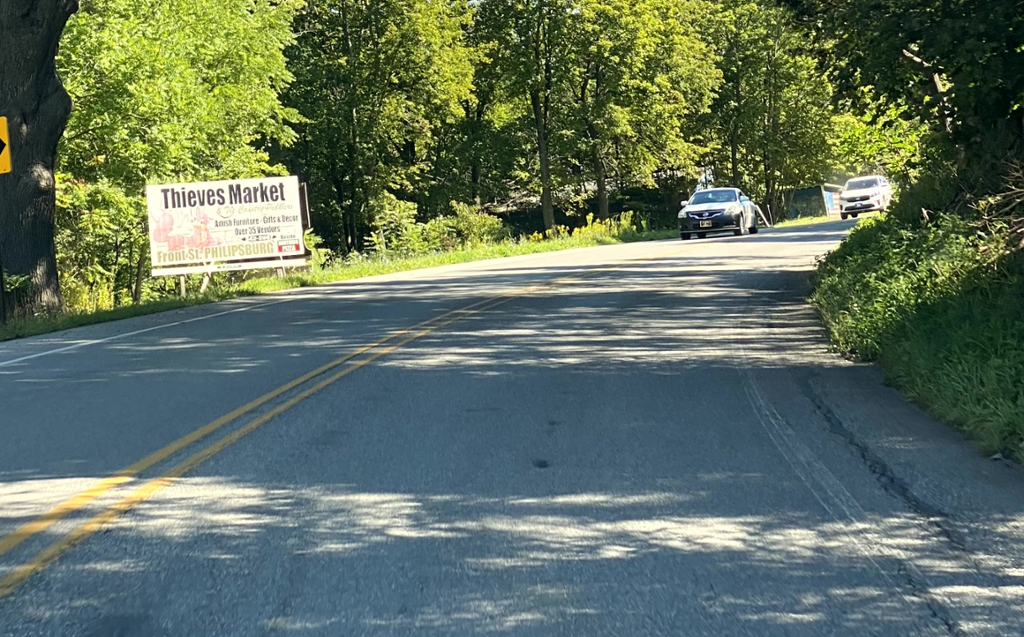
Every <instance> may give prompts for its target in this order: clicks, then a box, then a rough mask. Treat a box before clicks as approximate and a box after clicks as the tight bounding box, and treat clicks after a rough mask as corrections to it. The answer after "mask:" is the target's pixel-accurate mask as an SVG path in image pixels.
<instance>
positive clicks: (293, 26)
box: [0, 0, 1024, 309]
mask: <svg viewBox="0 0 1024 637" xmlns="http://www.w3.org/2000/svg"><path fill="white" fill-rule="evenodd" d="M980 5H981V6H979V3H966V2H945V1H939V0H871V1H869V2H863V1H860V0H840V1H838V2H836V1H834V0H828V1H826V0H472V1H471V0H380V1H377V0H374V1H370V0H218V1H216V2H214V1H213V0H91V1H90V2H88V3H85V4H84V5H83V7H82V10H81V11H80V12H79V13H78V15H76V16H74V17H73V18H72V19H71V21H70V23H69V25H68V27H67V29H66V31H65V32H64V33H63V38H62V40H61V48H60V54H59V57H58V58H57V60H56V62H57V67H58V69H59V72H60V77H61V78H63V80H64V83H65V85H66V87H67V91H68V93H69V94H70V96H71V98H72V100H73V103H74V108H73V110H72V112H71V117H70V120H69V121H68V123H67V131H66V134H64V135H63V137H62V138H61V141H60V145H59V149H58V154H57V160H56V161H57V164H56V166H57V170H58V175H57V179H56V182H57V195H58V196H57V207H56V213H55V215H54V219H53V220H50V221H47V220H46V215H45V214H42V215H41V216H37V217H33V218H37V219H39V223H37V225H36V226H33V227H34V228H35V230H33V232H37V231H38V230H39V229H40V228H42V230H43V231H44V232H42V234H38V232H37V234H34V235H33V237H36V238H35V239H33V240H32V243H31V245H32V246H33V247H32V248H31V249H32V250H36V251H37V252H38V254H37V257H39V258H45V257H46V254H50V255H52V254H54V247H53V246H49V247H48V246H47V242H48V241H50V242H52V243H54V245H55V251H56V255H57V259H58V261H57V263H58V269H59V271H60V274H61V277H62V280H63V285H64V288H65V290H66V293H67V296H68V301H67V302H68V304H69V305H70V306H72V307H74V308H77V309H82V308H88V307H106V306H110V305H117V304H121V303H128V302H138V301H139V300H141V299H142V298H148V297H152V296H160V295H162V294H166V293H168V292H169V291H170V288H165V287H163V284H162V283H160V282H158V281H152V280H150V278H149V276H148V272H149V270H148V263H147V254H146V249H147V248H146V246H147V240H146V239H147V236H148V229H147V228H146V220H145V214H144V201H143V191H144V187H145V185H146V184H148V183H157V182H162V181H169V180H174V181H179V180H181V181H186V180H201V179H217V178H229V177H241V176H257V175H265V174H282V173H291V174H297V175H299V176H300V177H301V178H302V179H303V181H305V182H307V183H308V184H309V189H310V200H311V205H312V218H313V224H314V227H315V228H316V230H317V232H318V233H319V234H320V235H322V236H323V238H324V240H325V241H326V243H327V246H328V247H329V248H331V249H332V250H333V251H334V252H335V253H336V254H339V255H343V254H348V253H352V252H356V251H360V250H363V249H366V248H367V247H368V246H372V245H381V244H380V242H379V241H378V240H377V239H373V237H374V236H375V233H376V232H378V230H379V229H380V228H381V227H384V226H382V225H381V224H384V225H385V226H386V225H387V224H389V223H391V221H386V220H394V219H404V220H405V221H403V222H402V223H407V222H409V220H410V219H411V220H413V221H419V222H422V223H426V222H428V221H430V220H432V219H437V218H443V219H448V218H449V217H451V218H452V219H454V218H456V217H458V218H460V219H473V218H474V217H472V215H469V216H467V214H468V213H467V210H469V209H472V210H475V211H478V212H483V213H490V214H494V215H498V216H500V218H501V219H502V220H503V221H504V222H505V223H506V224H507V227H508V232H513V233H514V232H520V231H522V232H533V231H535V230H544V229H549V230H550V229H551V228H553V227H554V226H556V225H559V224H569V225H572V224H574V223H579V220H581V219H583V218H584V217H585V216H586V215H587V214H588V213H595V214H596V215H597V216H598V217H602V218H603V217H608V216H610V215H613V214H615V213H616V212H618V211H621V210H623V209H626V208H629V209H631V210H634V211H638V212H640V213H641V214H642V215H644V216H645V218H647V219H649V221H650V223H654V224H657V223H671V222H672V220H673V219H674V214H675V207H676V205H677V204H678V201H679V197H680V196H685V195H686V194H687V193H688V192H689V191H691V190H692V189H693V188H694V187H695V186H696V183H697V180H698V178H699V176H701V175H706V174H713V175H714V178H715V181H716V182H717V183H720V184H727V183H728V184H732V185H736V186H739V187H741V188H743V189H745V190H746V191H747V192H748V193H749V194H750V195H751V196H752V197H754V198H755V199H756V200H758V201H760V202H761V203H762V204H765V205H766V206H767V207H768V208H769V209H771V210H772V211H774V212H776V213H777V214H778V215H780V216H781V215H784V214H785V213H786V193H787V192H790V191H792V190H793V189H794V188H798V187H802V186H806V185H814V184H817V183H821V182H823V181H826V180H832V179H834V180H842V179H844V178H846V177H847V176H850V175H852V174H856V173H860V172H868V171H870V172H885V173H887V174H889V175H891V176H893V177H894V178H896V179H897V181H899V182H901V183H904V184H908V183H910V182H911V181H913V180H914V179H916V178H917V177H918V176H920V174H921V172H922V166H923V165H924V164H923V163H922V162H923V161H924V160H923V158H924V157H926V156H944V157H954V158H955V159H954V160H955V161H956V162H959V163H960V164H978V165H980V164H983V163H984V161H982V160H981V159H979V158H981V157H988V158H992V157H997V156H998V157H1001V158H1003V160H1005V158H1006V157H1007V156H1010V157H1013V156H1014V154H1015V153H1016V156H1018V157H1019V155H1020V147H1021V145H1022V144H1024V63H1022V62H1024V61H1022V55H1024V42H1022V37H1024V36H1022V34H1024V25H1022V20H1024V18H1022V15H1021V12H1020V10H1019V7H1016V4H1015V3H1013V2H1009V1H1006V0H980ZM54 6H55V7H56V6H57V5H54ZM73 10H74V7H73V6H71V5H68V6H64V5H61V7H60V11H63V12H64V13H58V14H55V15H56V17H58V18H59V17H60V15H65V16H66V15H69V14H70V13H72V12H73ZM4 15H6V14H4ZM979 15H985V16H986V19H984V20H981V19H978V16H979ZM0 24H2V23H0ZM62 27H63V24H62V23H61V22H60V20H56V21H55V22H54V23H53V25H52V28H53V29H60V28H62ZM48 28H50V27H48ZM8 41H9V40H8V39H6V38H5V39H4V40H3V41H2V42H0V48H2V47H4V46H7V44H6V43H7V42H8ZM44 57H45V56H44ZM0 98H2V99H6V98H3V95H0ZM57 132H58V133H59V130H58V131H57ZM954 160H951V161H954ZM993 161H994V160H993ZM980 172H982V173H986V174H987V173H988V172H992V171H987V172H986V171H984V170H983V171H980ZM995 172H996V173H999V171H995ZM467 206H469V208H467ZM5 215H6V217H3V218H9V219H13V218H14V217H11V215H10V213H7V212H5ZM459 215H461V217H460V216H459ZM445 223H447V222H444V223H441V222H439V223H438V225H437V226H436V227H442V226H444V225H445ZM453 223H454V222H453ZM39 224H42V225H39ZM46 224H50V225H49V226H48V227H49V228H50V230H51V231H52V234H53V236H54V239H53V240H52V241H51V240H49V239H47V238H46V233H45V230H46V227H47V226H46ZM19 231H20V230H19ZM25 232H28V230H25ZM12 236H13V235H12ZM19 245H20V244H19ZM19 259H20V260H19V261H18V263H19V264H22V263H26V261H25V260H24V259H22V258H21V256H19ZM4 263H5V264H8V263H10V264H13V263H14V261H9V260H8V259H7V258H6V257H5V261H4ZM7 267H9V266H7ZM16 270H18V271H15V272H13V274H14V275H16V276H17V275H27V274H29V273H28V272H25V271H24V266H23V265H18V266H17V267H16ZM44 279H45V277H44ZM44 279H39V280H38V281H36V283H37V284H39V285H44V286H49V285H51V284H52V285H55V284H56V281H55V280H54V281H52V282H47V281H49V280H48V279H46V280H44ZM29 296H30V297H31V295H29ZM35 298H42V296H40V295H36V297H35ZM47 298H49V297H47Z"/></svg>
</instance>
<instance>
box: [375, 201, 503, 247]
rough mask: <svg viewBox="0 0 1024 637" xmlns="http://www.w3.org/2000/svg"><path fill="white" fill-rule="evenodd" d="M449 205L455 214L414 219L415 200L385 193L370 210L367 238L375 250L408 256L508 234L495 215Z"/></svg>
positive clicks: (472, 244) (491, 240) (479, 243)
mask: <svg viewBox="0 0 1024 637" xmlns="http://www.w3.org/2000/svg"><path fill="white" fill-rule="evenodd" d="M452 209H453V211H454V213H455V214H454V215H442V216H439V217H435V218H433V219H431V220H430V221H428V222H427V223H417V222H416V214H417V209H416V204H414V203H411V202H408V201H401V200H399V199H397V198H396V197H395V196H394V195H391V194H390V193H384V195H383V196H381V197H380V199H379V200H378V204H377V207H376V209H375V210H374V211H373V219H374V222H373V233H372V234H371V235H370V237H369V238H368V242H369V243H370V245H371V246H372V248H373V251H374V252H376V253H377V254H386V253H389V252H397V253H398V254H399V255H402V256H408V255H412V254H424V253H429V252H444V251H446V250H457V249H464V248H472V247H475V246H482V245H491V244H494V243H497V242H499V241H501V240H502V239H505V238H508V232H507V231H506V229H505V226H504V224H502V223H501V220H500V219H498V218H497V217H495V216H493V215H489V214H486V213H483V212H480V211H479V210H478V209H477V208H475V207H473V206H469V205H466V204H461V203H459V202H452Z"/></svg>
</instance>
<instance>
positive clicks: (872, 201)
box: [839, 175, 892, 219]
mask: <svg viewBox="0 0 1024 637" xmlns="http://www.w3.org/2000/svg"><path fill="white" fill-rule="evenodd" d="M890 203H892V184H890V183H889V180H888V179H886V178H885V177H880V176H877V175H876V176H872V177H857V178H855V179H851V180H850V181H848V182H846V188H844V189H843V194H842V195H840V196H839V212H840V213H841V214H842V217H843V219H846V218H847V217H854V218H856V217H857V215H859V214H860V213H862V212H875V211H881V210H888V209H889V204H890Z"/></svg>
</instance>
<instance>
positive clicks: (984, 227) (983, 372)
mask: <svg viewBox="0 0 1024 637" xmlns="http://www.w3.org/2000/svg"><path fill="white" fill-rule="evenodd" d="M911 209H912V208H911V207H910V205H909V204H908V205H907V206H905V207H904V208H903V210H896V211H894V213H893V214H891V215H885V216H881V217H878V218H875V219H869V220H867V221H865V222H863V223H861V224H860V226H859V227H858V228H856V229H855V230H854V231H853V233H852V234H851V235H850V237H849V238H848V239H847V240H846V241H845V242H844V243H843V245H842V246H841V247H840V248H839V249H838V250H837V251H836V252H834V253H832V254H831V255H829V256H828V257H827V258H826V259H825V260H824V261H823V263H822V264H821V266H820V268H819V271H818V273H817V275H816V276H815V281H814V286H815V290H814V293H813V297H812V300H813V302H814V304H815V305H816V306H817V307H818V308H819V309H820V311H821V314H822V317H823V318H824V321H825V323H826V325H827V327H828V329H829V330H830V332H831V335H832V337H833V339H834V342H835V343H836V345H837V346H838V347H839V348H840V349H841V350H842V351H844V352H846V353H850V354H854V355H856V356H857V357H859V358H860V359H863V360H868V361H878V362H879V363H880V364H881V366H882V368H883V369H884V371H885V374H886V377H887V379H888V381H889V382H890V383H891V384H893V385H894V386H896V387H897V388H899V389H901V390H902V391H903V392H905V393H906V394H907V395H908V396H909V397H910V398H911V399H912V400H914V401H915V402H917V403H918V404H919V405H921V406H923V407H924V408H926V409H927V410H928V411H929V412H930V413H931V414H932V415H933V416H935V417H936V418H938V419H940V420H942V421H944V422H947V423H949V424H952V425H954V426H956V427H958V428H959V429H960V430H962V431H963V432H965V433H966V434H967V435H968V436H970V437H971V438H973V439H974V440H976V441H977V442H978V443H979V444H980V446H981V448H982V451H983V452H985V453H987V454H994V453H1002V454H1003V455H1009V456H1012V457H1016V458H1017V459H1018V460H1024V250H1022V245H1021V232H1018V231H1017V230H1016V229H1011V227H1010V226H1009V223H1008V222H1004V223H1002V224H999V223H994V224H993V223H991V222H990V223H982V222H981V221H980V220H979V219H978V218H977V217H976V216H975V217H973V218H971V216H970V215H966V216H967V217H968V219H966V220H965V219H964V218H961V217H960V216H956V215H945V216H941V217H938V219H939V220H938V221H931V222H926V221H924V220H923V219H922V218H921V215H920V211H921V207H916V210H917V215H916V216H915V215H912V214H911V213H910V210H911Z"/></svg>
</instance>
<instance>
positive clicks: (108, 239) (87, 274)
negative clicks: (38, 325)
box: [56, 175, 148, 312]
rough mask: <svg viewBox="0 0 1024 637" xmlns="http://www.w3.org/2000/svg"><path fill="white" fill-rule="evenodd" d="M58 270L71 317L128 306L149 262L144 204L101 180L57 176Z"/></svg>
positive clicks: (141, 198) (141, 200)
mask: <svg viewBox="0 0 1024 637" xmlns="http://www.w3.org/2000/svg"><path fill="white" fill-rule="evenodd" d="M56 245H57V266H58V268H59V270H60V273H61V277H62V279H61V283H62V289H63V292H64V303H65V305H66V306H67V309H68V310H69V311H71V312H95V311H97V310H108V309H111V308H113V307H116V306H118V305H123V304H125V303H130V302H131V301H132V300H133V298H132V295H133V292H134V289H135V284H136V280H137V278H138V277H140V276H141V273H140V272H139V271H138V267H139V266H138V264H139V262H140V260H142V261H143V262H145V260H146V258H147V254H146V250H147V248H148V234H147V230H146V203H145V199H144V198H143V197H141V196H129V195H127V194H126V193H125V191H124V189H123V188H120V187H118V186H117V185H115V184H113V183H111V182H110V181H109V180H106V179H101V180H99V181H96V182H92V183H90V182H86V181H83V180H81V179H74V178H73V177H71V176H70V175H59V176H58V190H57V237H56Z"/></svg>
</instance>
